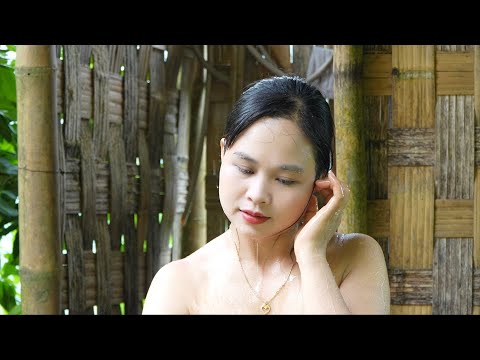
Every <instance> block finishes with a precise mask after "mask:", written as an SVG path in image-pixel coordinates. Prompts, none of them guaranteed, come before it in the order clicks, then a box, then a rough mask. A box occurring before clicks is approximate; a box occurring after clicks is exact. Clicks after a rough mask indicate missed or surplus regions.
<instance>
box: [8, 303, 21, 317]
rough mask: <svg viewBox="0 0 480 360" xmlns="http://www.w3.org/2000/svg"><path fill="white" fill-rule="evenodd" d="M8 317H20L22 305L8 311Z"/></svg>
mask: <svg viewBox="0 0 480 360" xmlns="http://www.w3.org/2000/svg"><path fill="white" fill-rule="evenodd" d="M8 314H9V315H21V314H22V305H21V304H17V305H15V306H14V307H12V308H11V309H10V310H9V311H8Z"/></svg>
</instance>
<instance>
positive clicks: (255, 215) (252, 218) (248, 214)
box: [240, 210, 270, 224]
mask: <svg viewBox="0 0 480 360" xmlns="http://www.w3.org/2000/svg"><path fill="white" fill-rule="evenodd" d="M240 212H241V213H242V217H243V219H244V220H245V221H246V222H248V223H250V224H262V223H264V222H265V221H267V220H268V219H270V218H269V217H268V216H265V215H263V214H262V213H259V212H254V211H249V210H240Z"/></svg>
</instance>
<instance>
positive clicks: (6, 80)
mask: <svg viewBox="0 0 480 360" xmlns="http://www.w3.org/2000/svg"><path fill="white" fill-rule="evenodd" d="M15 51H16V48H15V46H14V45H0V246H2V248H9V249H11V253H7V254H3V256H0V313H7V314H19V313H20V310H21V307H20V294H19V293H18V289H19V284H20V277H19V272H18V269H19V231H18V204H17V202H18V180H17V175H18V168H17V101H16V96H17V95H16V84H15V74H14V68H15V60H14V59H12V56H11V55H12V54H13V55H14V54H15ZM6 242H11V244H9V245H10V246H5V244H6ZM7 245H8V244H7ZM0 255H2V254H1V252H0ZM4 260H6V261H4Z"/></svg>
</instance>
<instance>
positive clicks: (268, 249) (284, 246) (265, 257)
mask: <svg viewBox="0 0 480 360" xmlns="http://www.w3.org/2000/svg"><path fill="white" fill-rule="evenodd" d="M228 232H229V238H230V239H231V240H232V242H233V245H234V246H235V251H236V253H237V256H238V257H239V259H240V260H241V261H242V263H244V264H245V263H249V264H256V266H257V267H259V268H262V269H264V268H266V267H269V266H270V265H271V264H274V263H279V262H280V263H284V262H288V263H289V264H291V263H292V262H295V253H294V251H293V245H294V241H295V237H294V235H295V233H296V231H295V229H293V228H290V229H288V230H286V231H282V232H280V233H278V234H275V235H272V236H268V237H263V238H256V237H249V236H248V235H247V234H245V233H242V232H241V231H239V230H238V229H237V228H236V227H235V225H233V224H232V225H230V229H229V230H228Z"/></svg>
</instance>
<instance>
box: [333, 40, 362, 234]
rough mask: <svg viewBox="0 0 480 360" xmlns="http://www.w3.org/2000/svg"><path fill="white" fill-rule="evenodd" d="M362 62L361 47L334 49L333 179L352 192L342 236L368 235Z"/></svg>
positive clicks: (346, 210) (344, 216)
mask: <svg viewBox="0 0 480 360" xmlns="http://www.w3.org/2000/svg"><path fill="white" fill-rule="evenodd" d="M362 61H363V48H362V46H347V45H339V46H335V47H334V64H333V66H334V71H333V72H334V74H335V85H334V86H335V88H334V94H335V104H336V106H335V109H334V112H335V139H336V140H335V142H336V144H335V146H336V175H337V177H338V178H339V179H340V180H342V181H344V182H345V183H346V184H348V186H349V187H350V189H351V195H350V200H349V203H348V205H347V207H346V208H345V212H344V214H343V219H342V223H341V224H340V231H341V232H366V231H367V181H366V180H367V179H366V177H367V167H366V156H365V124H364V119H363V93H362V92H363V85H362V70H363V63H362Z"/></svg>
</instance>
